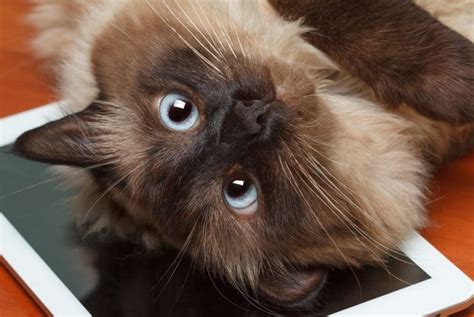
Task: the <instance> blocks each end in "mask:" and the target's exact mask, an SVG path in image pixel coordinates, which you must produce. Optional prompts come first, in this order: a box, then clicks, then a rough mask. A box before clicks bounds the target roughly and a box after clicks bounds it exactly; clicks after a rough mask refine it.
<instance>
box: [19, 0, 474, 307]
mask: <svg viewBox="0 0 474 317" xmlns="http://www.w3.org/2000/svg"><path fill="white" fill-rule="evenodd" d="M37 2H38V4H37V6H36V7H35V9H34V11H33V13H32V15H31V17H30V19H31V20H32V21H33V22H34V23H35V24H36V26H37V27H38V29H39V35H38V37H37V38H36V40H35V42H34V46H35V48H36V51H37V52H38V53H39V54H40V55H41V56H42V57H44V58H45V59H46V61H47V63H48V65H49V66H50V67H51V69H52V70H53V72H54V74H55V75H56V78H57V87H58V95H59V96H60V97H61V98H62V99H63V100H65V102H66V103H67V109H68V111H69V113H70V114H69V115H68V116H66V117H64V118H63V119H60V120H57V121H54V122H51V123H48V124H46V125H45V126H43V127H40V128H37V129H34V130H32V131H29V132H26V133H25V134H23V135H22V136H20V137H19V138H18V140H17V141H16V143H15V144H14V148H13V151H14V152H15V153H17V154H18V155H21V156H23V157H26V158H28V159H32V160H37V161H42V162H47V163H51V164H56V165H64V166H69V167H68V168H63V169H64V173H69V174H70V175H71V179H72V181H73V182H76V183H77V185H78V187H79V188H80V191H81V194H80V199H79V205H80V207H79V208H78V213H77V215H78V222H79V224H80V225H81V226H83V227H84V228H86V230H88V231H112V232H114V233H116V234H119V235H121V236H123V237H126V238H128V239H140V240H142V241H143V243H144V244H146V245H147V246H148V247H149V248H152V249H153V248H159V247H160V245H162V244H165V245H170V246H173V247H176V248H179V249H181V252H184V253H186V254H188V255H189V256H191V257H192V258H193V260H194V261H195V262H196V263H197V264H199V265H200V266H201V268H203V269H205V270H208V271H209V272H211V273H212V274H214V275H216V276H221V277H223V278H225V279H226V280H228V281H230V283H232V284H233V285H235V286H236V287H245V288H247V287H248V288H249V289H250V290H251V292H252V293H253V294H254V295H255V296H257V297H258V298H261V299H263V300H267V301H270V302H272V303H275V304H278V305H281V306H293V305H300V304H301V305H302V304H304V303H306V302H308V300H310V299H312V298H314V297H315V296H317V294H318V293H319V291H320V290H321V289H322V288H323V286H324V283H325V281H326V280H327V276H328V272H329V271H331V269H333V268H341V267H351V268H352V267H361V266H363V265H368V264H379V265H383V262H384V260H385V259H386V258H387V257H388V256H394V257H396V256H397V248H398V247H399V245H400V243H401V241H403V239H405V238H406V237H407V236H408V235H409V234H410V233H411V232H412V231H413V230H416V229H419V228H421V227H422V226H423V225H424V224H425V223H426V216H425V212H424V203H425V200H426V196H427V184H428V181H429V179H430V176H431V175H432V173H433V171H434V170H435V169H436V167H438V166H439V165H440V164H442V163H443V162H445V161H447V160H450V159H452V158H455V157H457V156H459V155H462V154H463V153H465V152H466V151H468V150H469V149H470V148H471V145H472V143H473V142H472V140H473V131H474V127H473V124H472V122H473V121H474V107H473V100H474V98H473V92H472V89H471V88H472V87H473V85H472V84H473V83H474V75H473V69H474V62H473V56H474V54H473V52H474V49H473V44H472V42H471V40H472V39H473V37H472V35H473V34H472V30H468V29H465V30H464V35H465V36H467V37H469V39H467V38H465V37H463V36H462V35H460V34H458V33H456V32H455V31H453V30H451V29H449V28H448V26H446V25H444V24H442V23H441V22H439V21H445V23H447V24H450V23H451V22H450V21H452V20H456V19H455V18H453V17H452V14H451V11H449V10H447V11H446V10H445V11H443V10H441V11H439V10H438V9H439V8H440V7H442V6H460V5H461V4H460V2H462V4H465V5H466V6H469V5H470V4H469V2H468V1H460V2H457V4H448V2H446V3H444V2H443V3H442V2H439V6H436V5H433V6H432V8H431V9H430V10H431V12H432V13H433V14H439V20H437V19H435V18H434V17H433V16H432V15H430V14H429V13H427V12H426V11H424V10H423V9H422V8H421V7H419V6H417V5H416V4H414V3H412V2H411V1H408V0H401V1H373V0H372V1H369V0H367V1H359V2H357V1H353V2H352V3H348V2H347V1H342V0H328V1H279V0H272V1H270V2H266V1H245V0H235V1H231V0H228V1H227V0H226V1H224V0H220V1H217V0H216V1H197V0H183V1H173V0H119V1H117V0H93V1H79V0H75V1H60V0H41V1H37ZM421 3H422V1H421V2H420V4H421ZM437 3H438V2H437ZM437 10H438V11H437ZM446 12H448V13H446ZM453 12H457V11H456V10H454V11H453ZM446 16H449V17H450V18H449V19H448V18H446ZM445 18H446V19H445Z"/></svg>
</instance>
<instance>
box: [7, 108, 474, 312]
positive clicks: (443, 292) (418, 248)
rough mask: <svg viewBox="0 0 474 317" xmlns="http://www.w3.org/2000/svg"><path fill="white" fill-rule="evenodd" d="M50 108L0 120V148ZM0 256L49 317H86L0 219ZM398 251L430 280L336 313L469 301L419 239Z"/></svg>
mask: <svg viewBox="0 0 474 317" xmlns="http://www.w3.org/2000/svg"><path fill="white" fill-rule="evenodd" d="M62 105H63V104H61V103H53V104H49V105H46V106H42V107H39V108H35V109H32V110H28V111H25V112H22V113H18V114H15V115H12V116H9V117H6V118H3V119H0V146H4V145H7V144H10V143H12V142H13V141H14V140H15V139H16V138H17V137H18V136H19V135H20V134H21V133H23V132H25V131H27V130H29V129H32V128H35V127H38V126H40V125H42V124H44V123H46V122H48V121H51V120H53V119H57V118H60V117H61V116H63V115H64V111H62V109H61V108H62ZM0 230H1V231H0V238H1V240H0V255H1V256H2V257H3V258H4V259H5V260H6V261H7V262H8V263H9V265H10V266H11V267H12V268H13V269H14V270H15V272H16V273H17V274H18V275H19V276H20V277H21V279H22V280H23V282H24V283H25V284H26V285H27V286H28V287H29V288H30V290H31V291H32V292H33V293H34V294H36V296H37V298H38V299H39V300H40V301H41V302H42V303H43V304H44V305H45V306H46V307H47V309H48V310H49V311H50V312H51V313H52V314H53V315H54V316H64V315H65V314H67V315H68V316H89V315H90V314H89V313H88V312H87V311H86V310H85V308H84V307H83V306H82V304H80V302H79V301H78V300H77V299H76V298H75V297H74V295H73V294H72V293H71V292H70V291H69V290H68V289H67V287H66V286H65V285H64V284H63V283H62V281H61V280H60V279H59V278H58V277H57V276H56V274H55V273H54V272H53V271H52V270H51V269H50V268H49V267H48V266H47V265H46V264H45V263H44V262H43V261H42V260H41V258H40V257H39V256H38V255H37V254H36V252H35V251H34V250H33V249H32V248H31V247H30V246H29V244H28V243H27V242H26V241H25V240H24V239H23V238H22V237H21V235H20V234H19V233H18V232H17V231H16V230H15V228H14V227H13V226H12V225H11V224H10V222H9V221H8V220H7V219H6V218H5V217H4V216H3V215H0ZM402 251H403V252H404V253H405V254H406V255H407V256H408V257H409V258H410V259H411V260H412V261H413V262H414V263H416V264H417V265H418V266H419V267H420V268H421V269H422V270H423V271H425V272H426V273H427V274H428V275H429V276H430V277H431V278H430V279H427V280H425V281H422V282H419V283H416V284H414V285H411V286H407V287H405V288H403V289H400V290H398V291H395V292H392V293H389V294H386V295H383V296H380V297H377V298H375V299H372V300H369V301H367V302H364V303H362V304H359V305H356V306H353V307H350V308H348V309H345V310H342V311H340V312H338V313H335V314H334V315H333V316H347V315H382V314H386V313H387V312H390V314H391V315H407V314H409V315H417V316H419V315H423V316H425V315H432V314H438V313H441V312H445V313H446V312H449V311H451V310H452V311H455V310H460V309H462V308H464V307H468V305H470V304H471V303H472V302H473V293H474V292H473V289H474V287H473V285H474V284H473V281H472V280H471V279H470V278H469V277H467V276H466V275H465V274H464V273H463V272H462V271H461V270H459V269H458V268H457V267H456V266H455V265H454V264H453V263H451V262H450V261H449V260H448V259H447V258H446V257H444V256H443V255H442V254H441V253H440V252H439V251H438V250H436V249H435V248H434V247H433V246H432V245H430V244H429V243H428V242H427V241H426V240H425V239H423V238H422V237H421V236H420V235H419V234H417V233H413V234H412V236H411V237H410V238H409V239H408V240H407V241H406V242H405V243H404V244H403V246H402Z"/></svg>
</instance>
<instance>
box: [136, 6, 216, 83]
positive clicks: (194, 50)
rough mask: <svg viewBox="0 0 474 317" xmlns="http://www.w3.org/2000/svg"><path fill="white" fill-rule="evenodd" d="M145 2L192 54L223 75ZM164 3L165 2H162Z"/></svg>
mask: <svg viewBox="0 0 474 317" xmlns="http://www.w3.org/2000/svg"><path fill="white" fill-rule="evenodd" d="M144 1H145V3H146V4H147V6H148V7H149V8H150V9H151V10H152V12H153V13H154V14H155V15H156V16H157V17H159V18H160V19H161V20H162V21H163V22H164V23H165V24H166V26H168V28H170V29H171V30H172V31H173V32H174V33H175V34H176V36H178V38H179V39H180V40H181V41H182V42H183V43H184V44H185V45H186V46H187V47H188V48H189V49H190V50H191V51H193V53H194V54H196V56H198V57H199V58H200V59H201V60H202V61H203V62H204V63H205V64H206V65H208V66H209V67H211V68H212V69H214V70H215V71H216V72H217V73H218V75H220V76H223V75H222V73H221V70H220V69H219V68H218V67H217V66H216V65H214V63H212V62H211V61H210V60H209V59H208V58H207V57H205V56H204V55H202V54H201V53H200V52H199V51H198V50H197V49H196V48H195V47H194V46H192V45H191V44H190V43H189V41H188V40H186V39H185V38H184V37H183V36H182V35H181V33H179V32H178V31H177V30H176V28H174V27H173V26H172V25H171V24H170V23H169V22H168V21H167V20H166V19H165V18H164V17H163V16H162V15H161V14H159V12H158V11H157V10H156V9H155V8H154V7H153V6H152V5H151V4H150V2H149V1H148V0H144ZM164 3H165V2H164ZM170 12H172V10H170Z"/></svg>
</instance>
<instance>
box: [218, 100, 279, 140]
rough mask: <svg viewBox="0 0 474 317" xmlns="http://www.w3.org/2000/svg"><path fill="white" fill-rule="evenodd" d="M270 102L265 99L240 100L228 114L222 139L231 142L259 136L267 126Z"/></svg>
mask: <svg viewBox="0 0 474 317" xmlns="http://www.w3.org/2000/svg"><path fill="white" fill-rule="evenodd" d="M269 108H270V103H269V102H266V101H263V100H245V101H242V100H239V101H237V102H236V103H235V105H234V106H233V107H232V109H231V110H230V111H229V113H228V114H227V116H226V119H225V121H224V124H223V126H222V130H221V141H222V142H225V143H230V142H232V141H236V140H242V139H245V140H248V139H251V138H253V137H256V136H258V135H259V134H260V133H261V132H262V130H263V129H264V127H265V122H266V118H267V117H268V112H269V111H270V109H269Z"/></svg>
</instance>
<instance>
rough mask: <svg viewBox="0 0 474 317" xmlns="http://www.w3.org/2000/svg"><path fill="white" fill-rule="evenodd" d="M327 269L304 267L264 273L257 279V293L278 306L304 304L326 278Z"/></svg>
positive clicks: (318, 290)
mask: <svg viewBox="0 0 474 317" xmlns="http://www.w3.org/2000/svg"><path fill="white" fill-rule="evenodd" d="M327 275H328V272H327V270H324V269H321V268H304V269H298V270H295V269H294V270H291V271H290V272H288V273H286V274H284V275H281V274H278V275H276V274H272V273H268V274H264V275H263V276H261V277H260V279H259V284H258V294H259V296H261V297H263V298H264V299H265V300H267V301H269V302H271V303H273V304H275V305H278V306H280V307H299V306H304V305H305V304H308V303H310V302H311V300H312V299H314V298H315V297H316V296H317V295H318V294H319V292H320V291H321V289H322V288H323V286H324V284H325V283H326V280H327Z"/></svg>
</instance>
